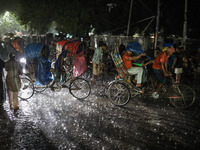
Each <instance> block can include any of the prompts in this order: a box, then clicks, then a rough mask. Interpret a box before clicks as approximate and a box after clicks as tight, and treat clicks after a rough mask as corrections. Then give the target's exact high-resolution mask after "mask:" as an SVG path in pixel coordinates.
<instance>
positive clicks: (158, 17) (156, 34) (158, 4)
mask: <svg viewBox="0 0 200 150" xmlns="http://www.w3.org/2000/svg"><path fill="white" fill-rule="evenodd" d="M159 21H160V0H158V2H157V17H156V32H155V36H154V38H155V41H154V49H156V47H157V42H158V30H159Z"/></svg>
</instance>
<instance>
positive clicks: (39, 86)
mask: <svg viewBox="0 0 200 150" xmlns="http://www.w3.org/2000/svg"><path fill="white" fill-rule="evenodd" d="M47 86H48V85H42V84H34V90H35V91H36V92H38V93H42V92H44V91H45V90H46V88H47Z"/></svg>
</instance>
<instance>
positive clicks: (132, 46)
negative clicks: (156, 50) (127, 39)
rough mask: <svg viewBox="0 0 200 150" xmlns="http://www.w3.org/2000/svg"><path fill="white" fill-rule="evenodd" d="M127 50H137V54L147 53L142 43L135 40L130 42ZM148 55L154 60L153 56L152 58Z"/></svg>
mask: <svg viewBox="0 0 200 150" xmlns="http://www.w3.org/2000/svg"><path fill="white" fill-rule="evenodd" d="M126 50H130V51H132V52H135V53H137V54H143V53H145V52H144V50H143V49H142V46H141V45H140V43H138V42H134V43H129V44H128V45H127V47H126ZM146 57H147V58H148V59H149V60H153V58H151V57H150V56H148V55H146Z"/></svg>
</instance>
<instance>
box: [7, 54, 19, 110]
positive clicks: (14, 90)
mask: <svg viewBox="0 0 200 150" xmlns="http://www.w3.org/2000/svg"><path fill="white" fill-rule="evenodd" d="M9 58H10V59H9V60H8V61H7V62H5V69H6V71H7V75H6V84H7V87H8V96H9V103H10V108H12V105H13V108H14V110H15V111H16V110H18V109H19V102H18V92H19V90H20V87H21V81H20V77H19V74H20V73H21V66H20V64H19V62H17V61H16V60H15V54H14V53H10V54H9Z"/></svg>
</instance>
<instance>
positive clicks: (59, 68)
mask: <svg viewBox="0 0 200 150" xmlns="http://www.w3.org/2000/svg"><path fill="white" fill-rule="evenodd" d="M70 52H71V50H70V49H66V50H63V51H62V53H61V54H60V55H59V56H58V59H57V60H56V63H55V71H56V77H55V79H54V81H53V83H52V85H51V90H54V88H53V86H54V84H55V83H58V82H60V81H61V80H62V81H63V80H64V79H65V68H64V65H66V64H65V62H66V58H67V55H68V53H70Z"/></svg>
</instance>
